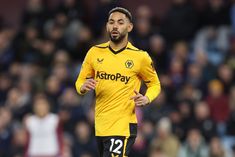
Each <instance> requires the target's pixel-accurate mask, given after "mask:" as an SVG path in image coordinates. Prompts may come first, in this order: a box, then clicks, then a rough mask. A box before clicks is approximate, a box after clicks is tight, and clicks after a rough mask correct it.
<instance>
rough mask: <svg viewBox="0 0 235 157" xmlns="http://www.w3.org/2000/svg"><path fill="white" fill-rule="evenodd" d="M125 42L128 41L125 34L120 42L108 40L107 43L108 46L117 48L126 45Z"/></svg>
mask: <svg viewBox="0 0 235 157" xmlns="http://www.w3.org/2000/svg"><path fill="white" fill-rule="evenodd" d="M127 43H128V40H127V36H126V37H125V38H124V39H123V40H122V41H121V42H119V43H114V42H112V41H110V42H109V45H110V47H111V48H112V49H114V50H119V49H121V48H123V47H125V46H126V45H127Z"/></svg>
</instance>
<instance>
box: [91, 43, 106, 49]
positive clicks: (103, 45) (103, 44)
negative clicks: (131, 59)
mask: <svg viewBox="0 0 235 157" xmlns="http://www.w3.org/2000/svg"><path fill="white" fill-rule="evenodd" d="M94 47H97V48H101V49H105V48H108V47H109V44H108V42H106V43H102V44H98V45H95V46H94Z"/></svg>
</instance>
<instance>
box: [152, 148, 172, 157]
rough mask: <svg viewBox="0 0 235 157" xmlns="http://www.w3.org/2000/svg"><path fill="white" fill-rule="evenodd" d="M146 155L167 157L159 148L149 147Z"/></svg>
mask: <svg viewBox="0 0 235 157" xmlns="http://www.w3.org/2000/svg"><path fill="white" fill-rule="evenodd" d="M148 157H169V156H167V155H166V154H165V153H164V152H163V151H162V150H161V149H160V148H157V149H154V148H153V149H151V150H150V153H149V156H148Z"/></svg>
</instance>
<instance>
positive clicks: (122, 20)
mask: <svg viewBox="0 0 235 157" xmlns="http://www.w3.org/2000/svg"><path fill="white" fill-rule="evenodd" d="M109 21H115V20H114V19H109ZM117 21H118V22H124V21H125V20H124V19H118V20H117Z"/></svg>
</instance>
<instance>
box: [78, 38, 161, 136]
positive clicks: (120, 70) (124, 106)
mask: <svg viewBox="0 0 235 157" xmlns="http://www.w3.org/2000/svg"><path fill="white" fill-rule="evenodd" d="M88 78H94V79H95V80H97V81H98V83H97V85H96V88H95V93H96V106H95V133H96V136H125V137H129V136H131V135H133V134H136V124H137V119H136V115H135V104H134V101H133V100H131V99H130V98H131V97H132V96H134V95H135V93H134V90H137V91H139V89H140V85H141V80H143V81H144V82H145V84H146V85H147V91H146V94H145V96H147V97H148V99H149V100H150V101H152V100H153V99H154V98H155V97H156V96H157V95H158V94H159V92H160V82H159V79H158V76H157V74H156V71H155V70H154V68H153V65H152V60H151V58H150V57H149V55H148V53H147V52H145V51H142V50H139V49H137V48H136V47H134V46H133V45H132V44H131V43H130V42H128V44H127V46H126V47H124V48H122V49H120V50H118V51H115V50H113V49H112V48H111V47H110V46H109V42H107V43H103V44H100V45H96V46H93V47H92V48H91V49H90V50H89V51H88V53H87V55H86V57H85V60H84V62H83V64H82V68H81V71H80V74H79V77H78V79H77V81H76V89H77V91H78V93H80V94H82V93H81V92H80V88H81V86H82V85H83V83H84V82H85V81H86V79H88Z"/></svg>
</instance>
